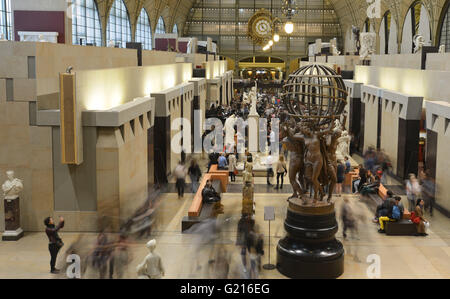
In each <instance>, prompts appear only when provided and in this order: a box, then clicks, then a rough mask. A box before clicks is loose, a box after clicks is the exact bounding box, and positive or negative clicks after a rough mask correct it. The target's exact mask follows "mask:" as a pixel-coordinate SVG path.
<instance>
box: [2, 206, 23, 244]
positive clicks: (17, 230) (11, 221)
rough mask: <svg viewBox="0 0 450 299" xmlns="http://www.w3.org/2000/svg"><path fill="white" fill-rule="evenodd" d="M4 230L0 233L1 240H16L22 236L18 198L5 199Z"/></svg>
mask: <svg viewBox="0 0 450 299" xmlns="http://www.w3.org/2000/svg"><path fill="white" fill-rule="evenodd" d="M4 203H5V232H4V233H3V235H2V240H3V241H17V240H19V239H20V238H22V237H23V230H22V228H21V227H20V199H19V197H16V198H13V199H5V202H4Z"/></svg>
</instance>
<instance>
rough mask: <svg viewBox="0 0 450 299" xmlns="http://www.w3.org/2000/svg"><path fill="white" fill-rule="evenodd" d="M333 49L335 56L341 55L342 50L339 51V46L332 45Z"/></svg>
mask: <svg viewBox="0 0 450 299" xmlns="http://www.w3.org/2000/svg"><path fill="white" fill-rule="evenodd" d="M331 51H332V54H333V56H339V55H341V51H339V50H338V48H337V47H336V46H335V45H332V46H331Z"/></svg>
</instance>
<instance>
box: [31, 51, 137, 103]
mask: <svg viewBox="0 0 450 299" xmlns="http://www.w3.org/2000/svg"><path fill="white" fill-rule="evenodd" d="M32 45H35V48H36V54H35V55H36V77H37V78H38V80H37V96H38V99H39V100H38V106H39V109H59V102H58V96H48V95H49V94H50V95H52V94H58V93H59V73H64V72H65V71H66V69H67V68H68V67H69V66H72V67H73V71H74V72H78V71H81V70H95V69H106V68H117V67H128V66H137V51H136V50H133V49H119V48H104V47H83V46H72V45H61V44H49V43H32Z"/></svg>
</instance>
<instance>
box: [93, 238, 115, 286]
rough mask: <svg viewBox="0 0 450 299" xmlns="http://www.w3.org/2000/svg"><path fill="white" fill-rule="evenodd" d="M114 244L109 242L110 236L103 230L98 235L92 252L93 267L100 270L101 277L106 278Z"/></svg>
mask: <svg viewBox="0 0 450 299" xmlns="http://www.w3.org/2000/svg"><path fill="white" fill-rule="evenodd" d="M111 253H112V246H111V244H109V241H108V236H107V235H106V234H105V233H104V232H102V233H100V234H99V235H98V236H97V243H96V247H95V249H94V252H93V254H92V267H93V268H94V269H95V270H97V271H98V274H99V278H100V279H105V277H106V271H107V269H108V263H109V259H110V258H111Z"/></svg>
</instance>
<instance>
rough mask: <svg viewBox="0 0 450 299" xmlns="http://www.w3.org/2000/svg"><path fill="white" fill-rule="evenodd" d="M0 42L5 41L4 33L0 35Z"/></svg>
mask: <svg viewBox="0 0 450 299" xmlns="http://www.w3.org/2000/svg"><path fill="white" fill-rule="evenodd" d="M0 41H6V38H5V34H4V33H0Z"/></svg>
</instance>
